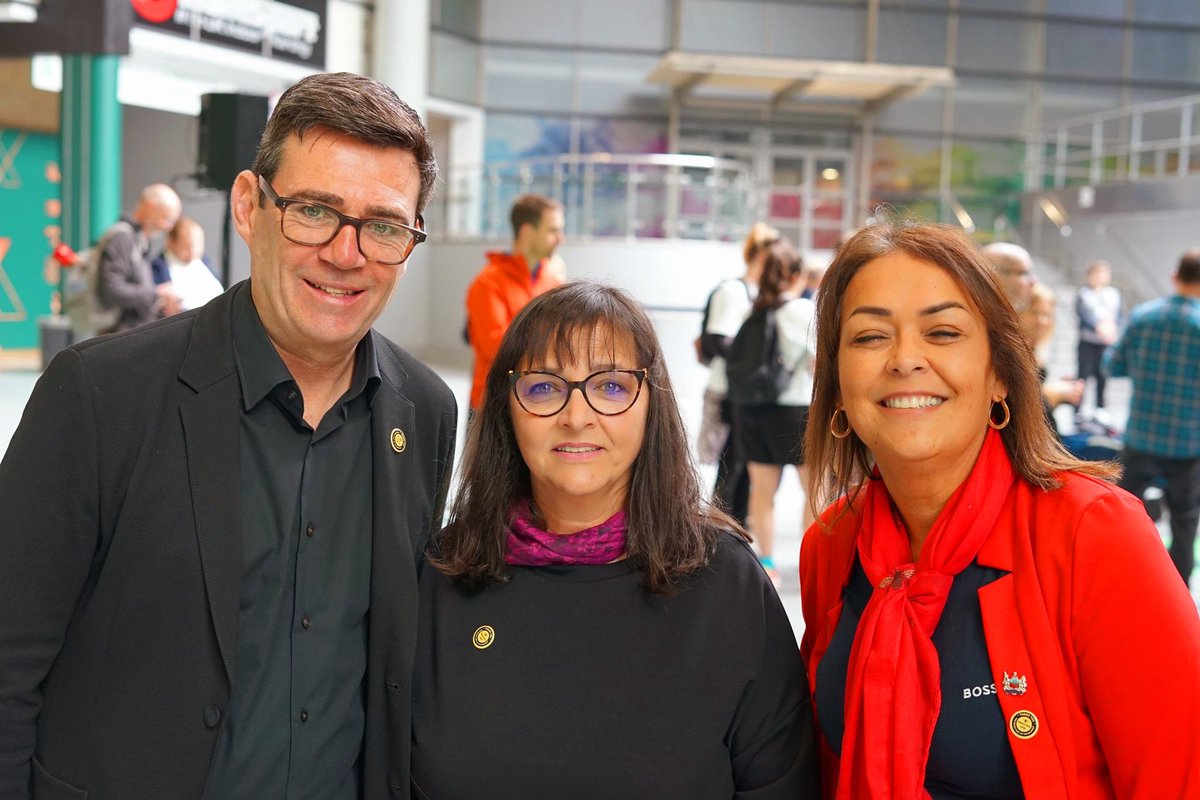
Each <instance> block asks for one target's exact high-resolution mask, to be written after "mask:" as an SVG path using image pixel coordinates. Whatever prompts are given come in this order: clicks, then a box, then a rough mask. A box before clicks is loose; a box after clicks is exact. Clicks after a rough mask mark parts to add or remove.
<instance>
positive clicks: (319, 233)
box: [258, 175, 425, 265]
mask: <svg viewBox="0 0 1200 800" xmlns="http://www.w3.org/2000/svg"><path fill="white" fill-rule="evenodd" d="M258 186H259V188H260V189H262V193H263V194H264V195H265V196H266V198H267V199H268V200H270V201H271V204H272V205H274V206H275V207H276V208H278V209H279V230H280V232H281V233H282V234H283V238H285V239H287V240H288V241H289V242H295V243H296V244H302V245H307V246H308V247H320V246H322V245H326V244H329V243H330V242H332V241H333V240H334V238H336V237H337V235H338V234H339V233H341V230H342V228H344V227H346V226H347V225H349V226H350V227H351V228H354V236H355V240H356V241H357V242H358V252H360V253H362V255H363V258H366V259H369V260H371V261H377V262H379V263H380V264H390V265H395V264H403V263H404V260H405V259H407V258H408V256H409V254H410V253H412V251H413V248H414V247H416V246H417V245H419V244H420V243H421V242H423V241H425V231H424V227H425V221H424V220H423V219H422V218H421V215H420V214H418V215H417V226H418V227H415V228H414V227H413V226H411V225H404V224H401V223H399V222H395V221H393V220H387V219H359V218H358V217H352V216H350V215H348V214H343V213H342V212H340V211H338V210H337V209H334V208H330V207H329V206H327V205H322V204H321V203H314V202H312V201H311V200H299V199H297V198H295V197H280V196H279V195H278V194H277V193H276V191H275V189H274V187H272V186H271V183H270V182H269V181H268V180H267V179H266V178H264V177H263V176H262V175H259V176H258Z"/></svg>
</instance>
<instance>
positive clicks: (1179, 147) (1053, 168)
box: [1025, 95, 1200, 191]
mask: <svg viewBox="0 0 1200 800" xmlns="http://www.w3.org/2000/svg"><path fill="white" fill-rule="evenodd" d="M1198 107H1200V95H1190V96H1187V97H1179V98H1174V99H1171V100H1161V101H1156V102H1151V103H1140V104H1138V105H1134V106H1128V107H1126V108H1121V109H1116V110H1113V111H1105V112H1101V113H1097V114H1088V115H1085V116H1078V117H1071V118H1068V119H1065V120H1061V121H1059V122H1056V123H1054V124H1053V125H1050V126H1047V129H1046V130H1045V131H1043V132H1040V133H1037V134H1035V135H1033V136H1031V137H1029V143H1028V150H1027V158H1026V185H1025V188H1026V190H1028V191H1039V190H1041V189H1047V188H1051V187H1054V188H1061V187H1064V186H1080V185H1092V186H1095V185H1099V184H1102V183H1112V182H1117V181H1120V182H1127V181H1137V180H1142V179H1146V178H1167V177H1172V176H1184V175H1188V174H1190V173H1192V172H1200V135H1198V129H1200V114H1198V113H1197V108H1198Z"/></svg>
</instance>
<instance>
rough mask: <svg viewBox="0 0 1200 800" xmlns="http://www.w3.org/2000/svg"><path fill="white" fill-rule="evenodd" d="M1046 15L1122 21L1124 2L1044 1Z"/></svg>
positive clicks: (1122, 0) (1094, 0)
mask: <svg viewBox="0 0 1200 800" xmlns="http://www.w3.org/2000/svg"><path fill="white" fill-rule="evenodd" d="M1046 13H1047V14H1063V15H1067V16H1072V17H1090V18H1092V19H1122V20H1123V19H1125V0H1046Z"/></svg>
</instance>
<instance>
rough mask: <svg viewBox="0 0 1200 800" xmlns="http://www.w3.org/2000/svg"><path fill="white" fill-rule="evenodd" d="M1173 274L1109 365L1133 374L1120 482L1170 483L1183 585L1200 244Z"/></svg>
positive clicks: (1135, 486) (1118, 373) (1195, 424)
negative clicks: (1165, 292) (1171, 290)
mask: <svg viewBox="0 0 1200 800" xmlns="http://www.w3.org/2000/svg"><path fill="white" fill-rule="evenodd" d="M1172 277H1173V280H1174V282H1175V294H1173V295H1170V296H1169V297H1164V298H1160V299H1158V300H1152V301H1150V302H1149V303H1143V304H1142V305H1140V306H1138V307H1137V308H1135V309H1134V310H1133V314H1132V315H1131V316H1130V320H1129V327H1128V328H1126V329H1125V332H1124V333H1123V334H1122V335H1121V338H1120V339H1119V340H1117V343H1116V345H1115V346H1114V347H1113V349H1112V351H1111V352H1110V353H1109V354H1108V355H1107V357H1106V359H1105V364H1106V366H1107V369H1108V374H1109V375H1110V376H1112V377H1129V378H1132V379H1133V400H1132V402H1131V403H1130V407H1129V425H1128V427H1127V428H1126V430H1125V450H1124V452H1123V453H1122V455H1121V461H1122V463H1123V464H1124V467H1125V474H1124V477H1123V478H1122V479H1121V486H1122V487H1123V488H1125V489H1127V490H1129V491H1130V492H1132V493H1133V494H1134V495H1136V496H1137V497H1141V496H1142V493H1143V492H1144V491H1145V490H1146V488H1147V487H1148V486H1150V485H1151V484H1154V483H1156V482H1158V481H1165V483H1166V486H1165V487H1164V488H1165V499H1166V501H1167V509H1168V510H1169V511H1170V512H1171V547H1170V552H1171V560H1172V561H1174V562H1175V567H1176V568H1177V569H1178V570H1179V574H1180V575H1182V576H1183V580H1184V582H1185V583H1186V582H1187V581H1188V580H1189V578H1190V577H1191V574H1192V567H1193V566H1194V564H1195V555H1194V549H1195V539H1196V526H1197V523H1200V248H1195V249H1193V250H1189V251H1188V252H1186V253H1184V254H1183V257H1182V258H1180V260H1179V268H1178V269H1177V270H1176V271H1175V274H1174V276H1172Z"/></svg>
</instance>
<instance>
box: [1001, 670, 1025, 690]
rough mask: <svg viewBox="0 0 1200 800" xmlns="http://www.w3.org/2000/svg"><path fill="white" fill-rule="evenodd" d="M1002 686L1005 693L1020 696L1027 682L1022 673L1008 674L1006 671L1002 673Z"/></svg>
mask: <svg viewBox="0 0 1200 800" xmlns="http://www.w3.org/2000/svg"><path fill="white" fill-rule="evenodd" d="M1002 688H1003V689H1004V693H1005V694H1008V695H1013V696H1020V695H1023V694H1025V691H1026V690H1027V689H1028V688H1029V682H1028V681H1027V680H1025V676H1024V675H1018V674H1017V673H1015V672H1014V673H1013V674H1012V675H1009V674H1008V673H1007V672H1006V673H1004V682H1003V684H1002Z"/></svg>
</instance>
